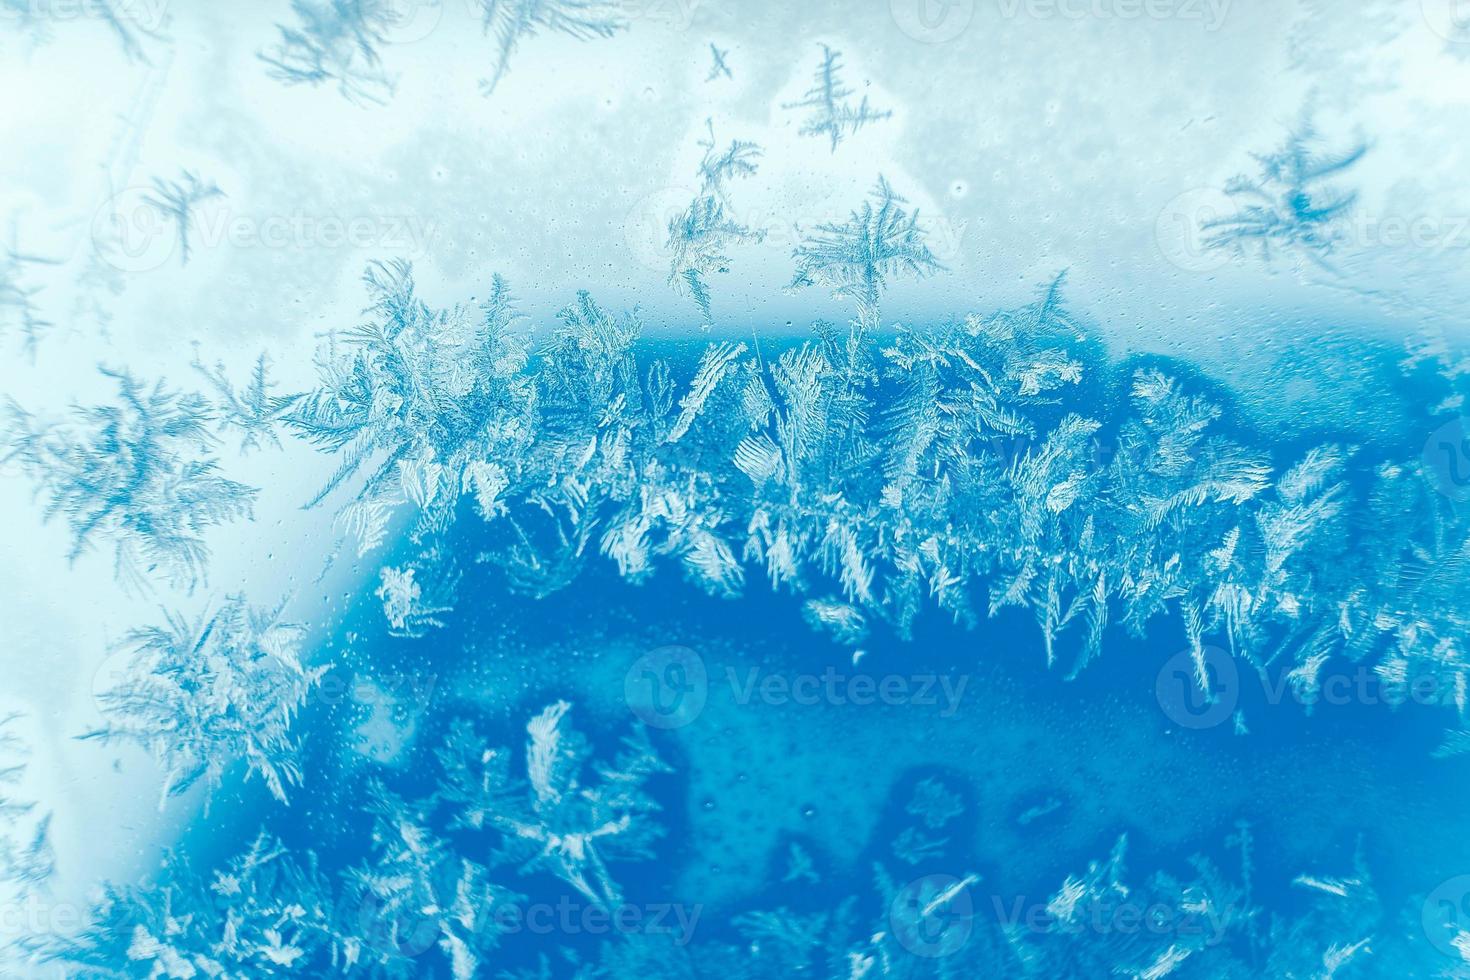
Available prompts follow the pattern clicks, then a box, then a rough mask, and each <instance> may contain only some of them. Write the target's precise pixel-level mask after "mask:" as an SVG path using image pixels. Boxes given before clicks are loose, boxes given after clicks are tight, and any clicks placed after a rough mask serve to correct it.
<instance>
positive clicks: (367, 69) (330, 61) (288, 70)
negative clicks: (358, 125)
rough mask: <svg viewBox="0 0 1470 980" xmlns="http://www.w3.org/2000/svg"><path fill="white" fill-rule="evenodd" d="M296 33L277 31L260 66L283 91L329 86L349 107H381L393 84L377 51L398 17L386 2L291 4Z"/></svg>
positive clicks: (306, 0)
mask: <svg viewBox="0 0 1470 980" xmlns="http://www.w3.org/2000/svg"><path fill="white" fill-rule="evenodd" d="M291 9H292V11H293V12H294V13H295V14H296V18H297V20H298V21H299V22H300V26H299V27H287V26H285V25H284V24H281V25H277V26H278V27H279V29H280V32H281V39H280V41H279V42H278V43H277V44H276V46H275V47H274V48H272V49H271V50H270V52H269V53H266V52H261V53H260V55H259V57H260V60H261V61H263V62H265V63H266V64H267V65H268V66H269V72H270V75H271V77H273V78H275V79H278V80H279V81H281V82H284V83H285V84H287V85H302V84H305V85H311V86H313V87H315V86H317V85H321V84H322V83H324V82H334V83H336V86H337V91H338V92H340V93H341V94H342V96H343V97H344V98H346V99H347V100H348V101H349V102H354V103H357V104H359V105H360V104H364V103H371V104H375V105H385V104H386V103H387V102H388V100H389V99H390V98H391V97H392V96H393V92H394V90H395V89H396V87H397V81H396V80H395V79H394V78H393V76H391V75H389V74H388V73H387V71H386V70H385V69H384V67H383V59H382V56H381V55H380V54H379V53H378V49H379V48H380V47H381V46H383V45H384V44H386V43H387V42H388V37H387V32H388V31H389V30H391V29H392V27H393V25H394V24H396V23H397V21H398V16H399V15H398V12H397V11H396V10H395V9H394V8H393V5H392V3H391V2H386V0H291Z"/></svg>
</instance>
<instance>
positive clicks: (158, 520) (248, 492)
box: [0, 368, 256, 591]
mask: <svg viewBox="0 0 1470 980" xmlns="http://www.w3.org/2000/svg"><path fill="white" fill-rule="evenodd" d="M102 373H103V374H104V375H106V376H107V377H108V378H110V379H112V381H113V382H114V383H115V384H116V386H117V390H118V392H117V398H116V400H115V401H113V402H111V403H109V404H100V405H75V406H73V407H72V409H71V411H70V413H69V414H68V417H67V418H66V419H64V420H63V421H57V422H52V421H42V420H41V419H39V418H37V417H36V416H35V415H33V414H32V413H30V412H28V411H27V410H26V409H24V408H22V407H21V406H20V405H19V404H17V403H16V402H15V401H14V399H7V401H6V404H5V406H4V423H3V429H0V460H3V461H5V462H9V463H14V464H16V465H18V466H19V467H20V469H21V471H22V472H24V473H25V474H26V475H27V476H29V477H30V479H31V480H32V482H33V483H34V485H35V488H36V494H37V496H38V497H40V498H41V499H42V500H43V501H44V502H45V516H46V518H47V519H48V520H49V519H50V518H52V517H58V516H59V517H61V518H62V519H63V520H64V521H65V522H66V524H67V527H68V528H69V530H70V531H71V536H72V546H71V551H70V552H69V554H68V557H69V558H71V559H73V560H75V559H76V558H78V557H79V556H81V555H82V554H83V553H85V552H86V551H88V550H89V549H91V548H92V547H94V546H96V545H98V544H101V545H103V546H105V547H108V548H111V549H112V552H113V561H114V565H115V567H116V570H117V577H118V579H119V580H120V581H122V582H123V583H124V584H125V585H127V586H129V587H131V588H143V587H145V583H146V581H147V580H148V579H149V578H150V577H156V578H158V579H161V580H164V581H167V582H168V583H169V584H171V585H174V586H176V587H181V588H185V589H188V590H191V591H192V590H193V588H194V587H195V586H197V585H198V584H200V583H201V582H202V581H204V579H205V571H206V566H207V563H208V558H209V548H208V546H207V545H206V544H205V543H204V538H203V534H204V532H205V531H206V530H207V529H209V528H210V527H213V526H215V525H219V524H225V523H229V522H232V521H235V520H238V519H241V518H245V517H249V516H250V513H251V505H252V503H253V501H254V499H255V494H256V491H255V489H254V488H252V487H248V486H245V485H244V484H242V483H238V482H236V481H234V480H230V479H227V478H225V477H223V476H221V475H220V473H219V466H218V459H217V457H216V455H215V448H216V445H217V443H218V439H217V438H216V437H215V435H214V434H213V433H212V432H211V431H210V423H211V422H213V421H214V420H215V419H216V414H215V412H214V410H213V408H212V407H211V405H210V403H209V401H208V400H207V399H205V398H204V397H203V396H202V395H198V394H184V393H182V392H179V391H175V390H172V389H170V388H168V387H167V386H166V385H165V384H164V383H163V382H162V381H158V382H156V383H154V384H153V385H152V386H149V385H147V384H145V383H144V382H142V381H140V380H139V379H137V378H135V377H134V376H133V375H132V374H130V373H129V372H127V371H125V370H113V369H110V368H102Z"/></svg>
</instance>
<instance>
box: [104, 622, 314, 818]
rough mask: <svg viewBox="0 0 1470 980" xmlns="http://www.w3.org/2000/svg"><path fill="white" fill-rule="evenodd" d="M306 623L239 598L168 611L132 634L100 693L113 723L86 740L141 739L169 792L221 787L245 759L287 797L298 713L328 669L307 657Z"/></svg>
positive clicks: (297, 773)
mask: <svg viewBox="0 0 1470 980" xmlns="http://www.w3.org/2000/svg"><path fill="white" fill-rule="evenodd" d="M303 632H304V631H303V629H302V628H301V627H300V626H297V625H295V624H291V623H282V622H281V621H280V614H279V611H271V610H261V609H253V608H251V607H250V606H249V605H248V604H247V603H246V601H245V599H244V598H243V597H241V596H231V597H230V598H228V599H227V600H225V602H224V603H223V604H222V605H221V606H220V608H219V609H218V610H216V611H215V612H213V613H211V614H209V615H208V616H207V617H205V618H203V619H202V620H200V621H198V622H188V621H186V620H184V619H182V618H179V617H172V616H171V617H169V620H168V622H167V623H166V624H165V625H163V626H154V627H148V628H145V629H138V630H134V631H133V632H131V633H130V634H129V635H128V636H127V637H126V638H125V639H124V640H123V643H122V649H121V650H120V651H119V652H120V653H121V654H123V655H124V656H125V657H126V659H127V663H126V664H125V665H124V667H123V670H122V671H121V672H120V674H121V676H122V680H121V682H120V683H119V685H118V686H117V687H116V688H114V689H112V690H108V691H104V692H101V693H99V695H98V698H99V703H100V705H101V707H102V709H103V711H104V713H105V714H106V715H107V716H108V718H109V721H108V724H107V725H106V726H105V727H103V728H100V729H97V730H96V731H93V732H89V733H87V734H86V735H85V736H84V737H85V738H92V739H98V740H101V741H104V742H111V741H126V742H132V743H136V744H137V745H139V746H141V747H143V748H144V749H146V750H147V751H148V752H150V753H151V754H152V755H153V757H154V758H155V759H156V760H157V761H158V763H159V768H160V769H161V770H162V771H163V772H164V788H163V795H164V799H167V798H168V797H169V796H176V795H178V794H180V793H184V792H186V791H187V790H188V789H189V787H191V786H193V785H194V783H196V782H197V781H198V780H200V779H204V780H205V781H206V783H207V784H208V785H209V786H210V787H211V788H214V787H217V786H218V785H219V784H220V781H221V779H222V778H223V774H224V770H225V768H226V767H228V766H230V765H232V764H234V763H236V762H239V761H242V760H243V761H244V762H245V763H246V766H247V773H248V774H249V775H252V776H253V775H259V776H260V777H261V778H262V779H264V780H265V783H266V786H267V787H269V789H270V792H271V795H272V796H274V797H275V798H276V799H278V800H281V801H282V802H285V800H286V792H287V787H290V786H294V785H297V784H299V783H300V782H301V767H300V764H299V763H298V761H297V752H298V749H297V744H296V741H295V740H294V739H293V738H292V736H291V734H290V728H291V721H292V718H293V716H294V715H295V713H296V711H297V709H298V708H300V706H301V704H302V702H304V701H305V700H306V696H307V694H308V693H310V691H311V689H312V687H313V686H314V685H315V684H316V682H317V681H318V680H320V678H321V675H322V673H323V672H324V671H325V668H322V667H318V668H312V669H308V668H307V667H305V666H304V665H303V664H302V661H301V650H300V643H301V639H302V634H303Z"/></svg>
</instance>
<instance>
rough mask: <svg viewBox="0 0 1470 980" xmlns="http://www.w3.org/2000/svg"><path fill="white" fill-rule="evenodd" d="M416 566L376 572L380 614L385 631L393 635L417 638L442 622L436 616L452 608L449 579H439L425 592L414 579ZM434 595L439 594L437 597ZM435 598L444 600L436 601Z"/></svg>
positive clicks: (389, 568)
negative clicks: (381, 610) (381, 612)
mask: <svg viewBox="0 0 1470 980" xmlns="http://www.w3.org/2000/svg"><path fill="white" fill-rule="evenodd" d="M417 573H418V570H417V569H415V568H411V567H410V568H402V569H400V568H394V567H391V566H389V567H387V568H383V569H382V570H381V571H380V573H379V585H378V590H377V592H376V593H375V594H376V595H377V597H378V598H379V599H381V600H382V601H383V615H384V616H385V617H386V618H387V620H388V631H389V632H390V633H391V634H392V635H394V636H404V637H409V638H416V637H420V636H423V635H424V634H425V633H427V632H428V631H429V630H430V629H432V628H434V627H437V626H443V625H444V622H443V620H441V619H439V616H440V615H441V614H443V613H448V612H453V611H454V606H453V605H452V604H449V603H448V599H449V598H451V597H452V595H453V592H454V583H453V582H452V581H447V582H446V581H443V576H442V573H441V575H440V578H441V581H440V582H437V583H435V585H434V586H431V587H430V592H429V594H428V595H425V593H424V587H423V586H422V585H421V584H420V583H419V582H416V581H415V580H414V576H415V575H416V574H417ZM436 597H439V598H437V599H436ZM438 601H444V602H445V604H444V605H439V604H438Z"/></svg>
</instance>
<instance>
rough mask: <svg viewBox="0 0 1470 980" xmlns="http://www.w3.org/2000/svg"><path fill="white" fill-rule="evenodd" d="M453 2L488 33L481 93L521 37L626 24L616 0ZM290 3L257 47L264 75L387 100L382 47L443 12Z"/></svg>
mask: <svg viewBox="0 0 1470 980" xmlns="http://www.w3.org/2000/svg"><path fill="white" fill-rule="evenodd" d="M459 7H460V8H463V9H465V10H466V11H468V12H470V13H473V14H474V15H476V16H478V17H479V18H480V21H481V28H482V30H483V32H484V34H485V35H486V36H487V37H489V38H491V39H492V40H493V41H494V45H495V49H494V54H493V56H492V59H493V67H492V69H491V72H490V74H489V75H488V76H486V77H484V78H482V79H480V91H481V93H482V94H484V95H486V96H488V95H491V94H492V93H494V91H495V89H496V87H497V86H498V85H499V84H500V81H501V79H502V78H504V77H505V74H506V72H507V71H508V70H509V68H510V60H511V56H512V55H514V54H515V53H516V51H517V50H518V49H519V48H520V45H521V43H522V42H523V41H526V40H529V39H530V38H533V37H535V36H536V35H537V34H539V33H541V32H551V33H559V34H563V35H566V36H568V37H572V38H575V39H577V40H579V41H586V40H591V39H593V38H609V37H612V36H613V35H614V34H616V33H618V32H619V31H621V30H623V29H624V28H626V27H627V26H628V18H627V16H626V11H625V9H624V5H623V4H621V3H618V2H616V0H467V2H466V3H464V4H460V5H459ZM291 8H292V12H293V13H294V14H295V18H296V19H295V22H294V23H293V24H290V25H286V24H281V25H279V31H280V39H279V40H278V41H277V43H276V44H275V45H274V46H273V47H271V48H270V49H268V50H265V51H261V52H260V53H259V57H260V59H261V61H263V62H264V63H265V64H266V66H267V70H268V71H269V73H270V75H271V77H273V78H275V79H277V80H279V81H281V82H283V83H285V84H287V85H303V84H304V85H311V86H316V85H322V84H332V85H335V86H336V87H337V90H338V92H340V93H341V94H342V96H343V97H344V98H346V99H347V100H348V101H350V102H354V103H357V104H359V105H386V104H387V103H388V102H389V101H390V100H391V99H392V98H393V96H394V94H395V93H396V92H397V89H398V76H397V75H396V74H394V73H393V72H391V71H390V70H389V69H388V67H387V65H386V64H385V60H384V51H385V49H387V48H389V47H391V46H392V45H393V44H394V43H397V42H398V41H400V40H401V38H400V36H399V32H400V31H402V30H407V29H412V28H411V23H410V22H411V21H412V19H413V18H414V17H415V16H420V15H425V14H427V15H428V16H431V17H432V18H433V20H434V22H435V23H437V22H438V19H439V17H441V16H443V15H444V13H445V9H444V8H443V7H441V5H440V4H439V3H438V2H437V0H436V2H434V3H427V4H413V3H408V4H404V3H394V2H391V0H291ZM452 12H458V10H457V9H456V10H455V11H452ZM416 38H417V35H415V39H416Z"/></svg>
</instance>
